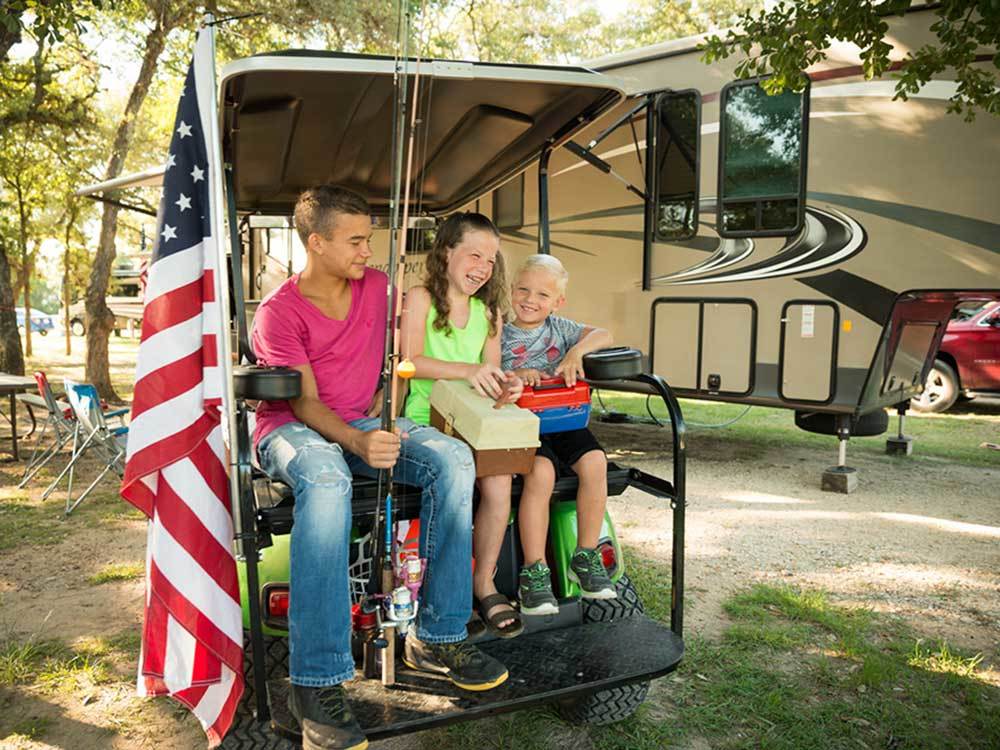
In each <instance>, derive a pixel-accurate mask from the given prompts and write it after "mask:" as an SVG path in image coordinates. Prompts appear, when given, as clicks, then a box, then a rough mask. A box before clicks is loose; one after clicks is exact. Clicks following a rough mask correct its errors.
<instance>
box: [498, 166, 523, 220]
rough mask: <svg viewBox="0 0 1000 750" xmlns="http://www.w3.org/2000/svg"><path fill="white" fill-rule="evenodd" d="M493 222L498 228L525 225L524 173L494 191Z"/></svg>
mask: <svg viewBox="0 0 1000 750" xmlns="http://www.w3.org/2000/svg"><path fill="white" fill-rule="evenodd" d="M493 223H494V224H496V225H497V228H498V229H520V228H521V227H523V226H524V173H523V172H522V173H521V174H519V175H518V176H517V177H515V178H514V179H513V180H510V181H508V182H506V183H504V184H503V185H501V186H500V187H499V188H497V189H496V190H494V191H493Z"/></svg>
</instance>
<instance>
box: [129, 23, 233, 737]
mask: <svg viewBox="0 0 1000 750" xmlns="http://www.w3.org/2000/svg"><path fill="white" fill-rule="evenodd" d="M202 36H203V35H202ZM198 44H199V46H201V45H202V40H201V39H199V42H198ZM197 56H198V52H197V51H196V60H197ZM196 70H197V62H196ZM199 83H200V82H199ZM199 93H200V92H199ZM205 109H208V108H207V107H205V108H203V111H204V110H205ZM212 210H213V212H214V211H215V210H216V207H215V206H213V207H212ZM217 265H218V260H217V248H216V246H215V240H214V238H212V237H205V238H203V240H202V241H201V242H198V243H197V244H195V245H193V246H192V247H190V248H188V249H186V250H182V251H180V252H177V253H173V254H171V255H168V256H164V257H162V258H159V259H154V262H152V263H151V264H150V266H149V269H148V279H147V284H146V292H145V307H144V310H143V322H142V341H141V343H140V346H139V355H138V361H137V363H136V382H135V395H134V399H133V404H132V419H131V422H130V425H129V432H128V445H127V448H126V464H125V476H124V479H123V481H122V489H121V494H122V496H123V497H124V498H125V499H126V500H128V501H129V502H130V503H132V504H133V505H135V506H136V507H137V508H139V509H140V510H142V511H143V513H145V514H146V515H147V516H148V518H149V526H148V532H147V535H148V536H147V548H146V603H145V605H146V609H145V623H144V626H143V639H142V653H141V655H140V657H139V675H138V691H139V694H140V695H146V696H153V695H171V696H173V697H174V698H176V699H177V700H179V701H181V702H182V703H183V704H184V705H186V706H188V707H189V708H190V709H191V710H192V712H193V713H194V714H195V716H197V717H198V720H199V721H200V722H201V724H202V727H204V729H205V732H206V734H207V735H208V740H209V747H215V746H216V745H218V744H219V743H220V742H221V741H222V737H223V736H224V735H225V733H226V731H227V730H228V729H229V726H230V725H231V724H232V720H233V716H234V714H235V712H236V708H237V705H238V703H239V700H240V697H241V696H242V694H243V618H242V614H241V609H240V589H239V583H238V579H237V575H236V561H235V557H234V554H233V548H232V540H233V523H232V514H231V506H230V497H229V480H228V477H227V473H226V448H225V445H224V444H223V425H222V419H221V413H220V407H222V404H223V369H222V367H220V362H221V355H220V343H221V340H220V336H221V335H223V331H224V330H225V329H224V328H223V325H222V318H221V310H220V307H221V305H220V304H219V302H218V300H219V299H220V291H221V289H220V284H221V283H222V280H221V279H220V274H219V273H218V269H217Z"/></svg>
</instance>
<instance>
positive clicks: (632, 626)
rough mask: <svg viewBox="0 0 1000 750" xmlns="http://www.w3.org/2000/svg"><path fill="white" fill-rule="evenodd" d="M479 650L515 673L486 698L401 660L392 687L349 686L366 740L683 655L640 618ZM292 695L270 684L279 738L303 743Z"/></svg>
mask: <svg viewBox="0 0 1000 750" xmlns="http://www.w3.org/2000/svg"><path fill="white" fill-rule="evenodd" d="M479 647H480V648H481V649H482V650H483V651H485V652H487V653H488V654H490V655H491V656H493V657H495V658H497V659H499V660H500V661H501V662H502V663H503V664H504V665H506V667H507V669H508V670H509V672H510V677H509V678H508V679H507V681H506V682H504V683H503V684H502V685H500V686H499V687H496V688H494V689H492V690H488V691H485V692H482V693H470V692H467V691H464V690H462V689H460V688H458V687H455V686H454V685H453V684H452V683H451V682H450V681H449V680H448V679H447V678H446V677H444V676H443V675H435V674H430V673H427V672H416V671H414V670H412V669H409V668H408V667H407V666H406V665H405V664H403V662H402V660H401V659H397V663H396V684H395V685H394V686H393V687H384V686H383V685H382V683H381V682H380V681H379V680H377V679H372V680H368V679H364V678H363V677H357V678H355V679H353V680H351V681H350V682H347V683H345V684H344V687H345V688H346V690H347V697H348V700H349V701H350V704H351V708H352V710H353V711H354V713H355V715H356V716H357V719H358V722H359V723H360V724H361V728H362V729H364V731H365V733H366V734H367V736H368V738H369V739H371V740H376V739H380V738H383V737H391V736H393V735H398V734H406V733H408V732H416V731H420V730H423V729H430V728H431V727H435V726H442V725H445V724H451V723H454V722H458V721H467V720H470V719H477V718H482V717H483V716H487V715H489V714H497V713H503V712H506V711H515V710H518V709H521V708H526V707H528V706H533V705H538V704H542V703H550V702H553V701H559V700H565V699H568V698H574V697H582V696H584V695H586V694H588V693H593V692H595V691H597V690H603V689H607V688H612V687H616V686H619V685H625V684H628V683H633V682H640V681H644V680H649V679H652V678H654V677H659V676H661V675H664V674H667V673H668V672H671V671H673V670H674V669H675V668H676V667H677V664H678V663H679V662H680V660H681V657H682V656H683V654H684V642H683V641H682V640H681V638H680V637H679V636H677V635H675V634H674V633H673V632H672V631H671V630H670V629H669V628H667V627H666V626H665V625H662V624H661V623H658V622H654V621H653V620H650V619H649V618H648V617H646V616H645V615H641V614H636V615H633V616H631V617H627V618H624V619H621V620H617V621H615V622H594V623H589V624H586V625H580V626H578V627H573V628H566V629H562V630H548V631H543V632H538V633H525V634H523V635H521V636H520V637H518V638H513V639H511V640H506V641H504V640H496V641H489V642H486V643H482V644H479ZM400 652H401V649H397V653H400ZM288 690H289V682H288V680H287V679H284V680H274V681H271V682H269V683H268V701H269V703H270V707H271V724H272V727H273V729H274V730H275V731H276V732H278V733H279V734H281V735H283V736H285V737H289V738H291V739H298V738H300V736H301V731H300V729H299V725H298V723H297V722H296V721H295V719H294V717H292V715H291V713H290V712H289V710H288Z"/></svg>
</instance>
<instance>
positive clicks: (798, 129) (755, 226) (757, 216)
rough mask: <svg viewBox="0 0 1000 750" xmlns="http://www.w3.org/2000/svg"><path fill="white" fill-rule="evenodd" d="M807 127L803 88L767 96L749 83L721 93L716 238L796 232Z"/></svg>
mask: <svg viewBox="0 0 1000 750" xmlns="http://www.w3.org/2000/svg"><path fill="white" fill-rule="evenodd" d="M808 122H809V89H808V88H806V90H805V91H803V92H801V93H794V92H791V91H786V92H785V93H783V94H779V95H777V96H768V95H767V93H766V92H765V91H764V89H762V88H761V87H760V80H759V79H754V80H752V81H740V82H739V83H732V84H729V85H728V86H726V87H725V88H724V89H723V90H722V116H721V118H720V134H719V206H718V229H719V234H720V235H722V236H723V237H746V236H768V235H771V236H780V235H789V234H794V233H795V232H797V231H798V230H799V229H800V228H801V226H802V220H803V217H804V211H805V185H806V179H805V176H806V161H807V154H808V152H807V148H806V135H807V129H808Z"/></svg>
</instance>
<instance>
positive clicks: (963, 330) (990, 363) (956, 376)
mask: <svg viewBox="0 0 1000 750" xmlns="http://www.w3.org/2000/svg"><path fill="white" fill-rule="evenodd" d="M986 394H993V395H1000V302H979V303H968V304H963V305H959V306H958V307H956V308H955V312H954V313H953V314H952V319H951V321H950V322H949V323H948V329H947V331H946V332H945V335H944V339H943V340H942V341H941V348H940V349H939V350H938V353H937V358H936V359H935V360H934V366H933V367H932V368H931V371H930V373H929V374H928V375H927V381H926V383H925V384H924V392H923V393H922V394H920V397H919V398H917V399H914V400H913V401H911V402H910V406H911V407H912V408H913V409H914V411H922V412H942V411H946V410H948V409H950V408H951V406H952V405H953V404H954V403H955V401H957V400H958V399H959V398H975V397H976V396H981V395H986Z"/></svg>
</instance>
